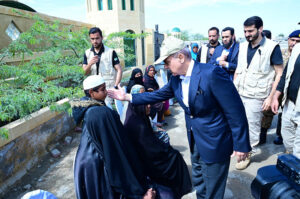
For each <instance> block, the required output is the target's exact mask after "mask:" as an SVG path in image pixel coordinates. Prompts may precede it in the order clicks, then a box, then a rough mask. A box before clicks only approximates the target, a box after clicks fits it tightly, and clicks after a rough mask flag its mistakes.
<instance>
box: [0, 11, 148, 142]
mask: <svg viewBox="0 0 300 199" xmlns="http://www.w3.org/2000/svg"><path fill="white" fill-rule="evenodd" d="M15 12H17V13H18V14H19V15H24V14H23V13H19V12H18V11H15ZM26 17H30V18H32V19H33V20H34V21H35V22H34V24H33V25H32V27H31V28H30V29H29V30H28V31H27V32H24V33H22V34H21V35H20V37H19V38H18V39H17V40H15V41H13V42H12V43H11V44H10V45H9V46H8V47H7V48H4V49H1V51H0V123H2V125H3V123H4V124H5V123H7V122H10V121H13V120H15V119H19V118H26V117H28V116H29V115H30V113H32V112H34V111H37V110H39V109H41V108H43V107H46V106H50V109H51V110H53V111H59V112H61V111H66V112H68V113H69V114H70V113H71V108H70V105H69V104H68V103H64V104H62V105H57V104H56V103H55V102H57V101H58V100H60V99H63V98H66V97H68V98H74V97H76V98H78V97H82V96H83V92H82V86H81V84H82V81H83V79H84V71H83V70H82V67H81V64H82V60H83V54H84V51H85V50H86V49H88V48H90V46H91V44H90V42H89V35H88V29H87V28H82V29H80V30H75V29H74V27H72V26H62V25H61V24H60V22H59V21H55V22H45V21H43V20H42V19H41V18H40V17H39V16H38V15H33V16H31V15H26ZM145 36H146V34H130V33H127V32H120V33H113V34H110V35H109V36H108V37H107V39H106V40H105V42H104V43H105V44H106V45H107V46H109V47H111V48H113V49H127V48H129V47H128V46H126V45H124V42H123V38H127V39H132V40H133V39H138V38H141V37H145ZM127 50H131V51H134V50H133V49H130V48H129V49H127ZM121 51H122V50H121ZM36 52H42V53H41V56H38V57H37V58H35V59H32V60H31V61H29V62H25V61H24V57H25V56H30V55H34V54H35V53H36ZM5 57H7V58H13V57H21V58H22V60H23V61H22V63H21V64H20V65H18V66H9V65H5V63H3V62H2V61H3V59H4V58H5ZM119 57H120V58H121V59H122V58H123V59H131V58H132V57H130V56H126V58H125V57H124V55H123V54H119ZM0 126H1V125H0ZM0 137H1V138H8V131H5V130H3V129H1V130H0Z"/></svg>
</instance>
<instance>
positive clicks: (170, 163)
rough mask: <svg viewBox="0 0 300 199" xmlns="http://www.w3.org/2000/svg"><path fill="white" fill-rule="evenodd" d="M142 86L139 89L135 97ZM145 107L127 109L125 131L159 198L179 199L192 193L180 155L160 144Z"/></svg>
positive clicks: (133, 89)
mask: <svg viewBox="0 0 300 199" xmlns="http://www.w3.org/2000/svg"><path fill="white" fill-rule="evenodd" d="M137 88H143V87H142V86H139V85H136V86H134V87H133V88H132V93H137V92H138V91H139V90H140V89H137ZM148 108H149V107H147V106H146V105H132V104H131V103H130V104H129V105H128V109H127V113H126V119H125V122H124V127H125V129H126V130H127V131H128V136H129V138H130V140H131V141H132V142H133V145H134V147H135V151H136V152H137V153H138V156H139V158H140V159H141V160H142V163H143V165H142V166H143V169H144V171H145V174H146V175H147V176H148V177H149V178H150V180H151V181H152V182H153V183H154V188H156V191H157V198H162V199H175V198H176V199H177V198H181V197H182V196H183V195H184V194H187V193H188V192H190V191H191V189H192V185H191V180H190V176H189V172H188V169H187V165H186V163H185V162H184V160H183V158H182V156H181V154H180V153H179V152H178V151H177V150H175V149H173V148H172V147H171V146H169V145H165V144H164V143H163V142H162V141H161V140H159V139H158V138H157V137H156V136H155V134H154V132H153V129H152V127H151V123H150V120H149V117H148V115H147V114H149V112H150V111H149V110H148Z"/></svg>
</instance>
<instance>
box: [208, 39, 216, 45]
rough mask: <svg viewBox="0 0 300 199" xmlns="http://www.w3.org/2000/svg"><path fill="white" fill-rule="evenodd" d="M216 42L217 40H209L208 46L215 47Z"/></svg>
mask: <svg viewBox="0 0 300 199" xmlns="http://www.w3.org/2000/svg"><path fill="white" fill-rule="evenodd" d="M217 42H218V40H216V41H214V40H210V41H209V44H210V45H215V44H216V43H217Z"/></svg>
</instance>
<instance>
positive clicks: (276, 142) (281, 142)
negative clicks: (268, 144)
mask: <svg viewBox="0 0 300 199" xmlns="http://www.w3.org/2000/svg"><path fill="white" fill-rule="evenodd" d="M273 143H274V144H276V145H282V144H283V140H282V137H279V136H277V138H276V139H275V140H274V141H273Z"/></svg>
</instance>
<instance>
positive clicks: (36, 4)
mask: <svg viewBox="0 0 300 199" xmlns="http://www.w3.org/2000/svg"><path fill="white" fill-rule="evenodd" d="M19 1H20V2H22V3H25V4H27V5H29V6H30V7H32V8H33V9H35V10H36V11H38V12H41V13H44V14H48V15H52V16H56V17H62V18H67V19H73V20H77V21H83V22H87V20H86V3H85V0H19ZM254 15H257V16H260V17H261V18H262V19H263V21H264V29H269V30H271V31H272V33H273V37H274V36H277V35H278V34H280V33H283V34H284V35H285V36H287V35H288V34H289V33H290V32H292V31H293V30H296V29H300V25H298V22H300V0H145V21H146V28H153V29H154V25H155V24H159V29H160V31H167V30H169V31H171V29H172V28H173V27H179V28H180V29H181V30H187V31H189V32H190V33H192V34H194V33H200V34H203V35H204V36H206V35H207V30H208V29H209V28H210V27H212V26H217V27H218V28H219V29H223V28H224V27H226V26H231V27H234V28H235V31H236V36H237V37H244V35H243V22H244V21H245V20H246V19H247V18H248V17H251V16H254ZM100 28H101V27H100Z"/></svg>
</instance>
